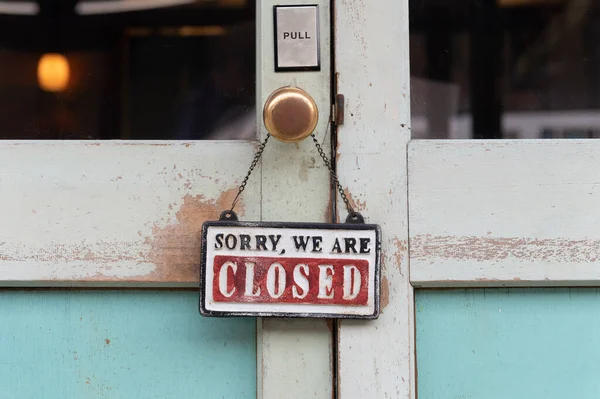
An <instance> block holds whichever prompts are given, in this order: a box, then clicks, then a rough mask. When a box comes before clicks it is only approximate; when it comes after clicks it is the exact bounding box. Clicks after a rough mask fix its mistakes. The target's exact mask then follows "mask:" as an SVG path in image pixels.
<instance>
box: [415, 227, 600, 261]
mask: <svg viewBox="0 0 600 399" xmlns="http://www.w3.org/2000/svg"><path fill="white" fill-rule="evenodd" d="M411 257H413V258H415V259H419V258H420V259H424V258H427V259H431V258H443V259H456V260H464V261H478V262H489V261H501V260H505V259H508V258H511V259H518V260H522V261H537V262H540V261H542V262H570V263H594V262H598V261H599V260H600V240H595V239H582V240H567V239H562V238H552V239H537V238H520V237H489V236H486V237H475V236H471V237H455V236H432V235H429V234H425V235H417V236H415V237H413V238H411Z"/></svg>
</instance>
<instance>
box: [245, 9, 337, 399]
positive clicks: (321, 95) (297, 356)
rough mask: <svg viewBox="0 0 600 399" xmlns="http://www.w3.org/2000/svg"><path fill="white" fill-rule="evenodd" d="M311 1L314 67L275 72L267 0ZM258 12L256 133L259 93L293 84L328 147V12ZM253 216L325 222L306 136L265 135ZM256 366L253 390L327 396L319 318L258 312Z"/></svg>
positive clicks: (321, 174) (323, 326) (328, 370)
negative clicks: (314, 111) (316, 45)
mask: <svg viewBox="0 0 600 399" xmlns="http://www.w3.org/2000/svg"><path fill="white" fill-rule="evenodd" d="M275 4H277V5H285V4H293V5H299V4H319V6H320V7H319V20H320V40H321V61H322V64H321V71H320V72H294V73H275V72H274V60H273V57H274V53H273V6H274V5H275ZM257 7H258V8H257V15H259V16H260V17H261V23H260V24H259V29H258V32H259V33H258V43H260V48H259V57H258V59H259V68H258V70H260V71H261V74H260V81H259V83H258V87H260V90H261V91H260V98H259V101H258V103H259V104H260V107H259V109H260V110H261V112H260V113H259V115H258V121H259V128H260V129H261V135H262V137H264V136H265V134H266V131H265V130H264V126H263V122H262V106H263V104H264V102H265V100H266V99H267V97H268V96H269V95H270V94H271V93H272V92H273V91H274V90H276V89H278V88H279V87H282V86H289V85H294V86H297V87H300V88H302V89H303V90H305V91H306V92H307V93H308V94H309V95H311V96H312V97H313V98H314V99H315V101H316V103H317V105H318V107H319V113H320V116H319V123H318V126H317V129H316V131H315V134H316V136H317V138H318V140H319V141H320V142H321V143H323V148H324V150H325V152H326V153H329V151H330V148H331V147H330V144H329V142H330V140H331V137H330V136H326V135H325V131H326V126H327V120H328V117H329V109H330V103H331V101H330V85H331V81H330V80H331V79H330V74H331V65H330V57H329V56H328V54H329V48H330V17H329V7H330V4H329V2H328V1H323V0H319V1H310V0H300V1H287V0H285V1H275V0H261V1H258V2H257ZM261 182H262V203H261V217H262V220H265V221H306V222H309V221H310V222H325V221H331V219H330V218H331V199H330V189H329V188H330V179H329V173H328V171H327V169H326V168H325V166H324V165H323V162H322V161H321V159H320V158H319V154H318V152H317V150H316V148H315V146H314V144H313V142H312V140H311V139H310V138H308V139H306V140H304V141H302V142H300V143H297V144H289V143H282V142H279V141H277V140H276V139H275V138H271V139H270V141H269V144H268V146H267V149H266V150H265V152H264V154H263V158H262V176H261ZM258 323H259V344H258V350H259V354H258V362H259V363H258V370H259V397H262V398H264V399H280V398H289V397H293V398H323V399H330V398H331V397H332V389H333V385H332V381H333V371H332V360H331V359H332V337H331V331H330V329H329V328H328V326H327V321H326V320H314V319H307V320H282V319H272V318H264V319H259V321H258Z"/></svg>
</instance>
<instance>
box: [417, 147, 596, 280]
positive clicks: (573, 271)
mask: <svg viewBox="0 0 600 399" xmlns="http://www.w3.org/2000/svg"><path fill="white" fill-rule="evenodd" d="M599 164H600V142H598V141H596V140H568V141H566V140H518V141H496V142H493V141H491V142H490V141H483V142H482V141H477V142H468V141H460V142H458V141H446V142H432V141H413V142H411V143H410V146H409V195H410V262H411V281H412V282H413V284H415V285H416V286H459V285H464V286H519V285H532V286H537V285H570V286H577V285H598V283H600V216H599V215H600V168H598V165H599Z"/></svg>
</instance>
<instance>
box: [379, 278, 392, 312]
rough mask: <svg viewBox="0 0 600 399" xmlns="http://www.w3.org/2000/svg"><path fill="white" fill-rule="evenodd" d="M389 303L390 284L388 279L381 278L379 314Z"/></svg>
mask: <svg viewBox="0 0 600 399" xmlns="http://www.w3.org/2000/svg"><path fill="white" fill-rule="evenodd" d="M389 303H390V284H389V283H388V279H387V277H386V276H383V278H382V279H381V295H380V297H379V307H380V309H381V312H382V313H383V310H384V309H385V308H386V306H387V305H388V304H389Z"/></svg>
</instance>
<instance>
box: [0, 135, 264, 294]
mask: <svg viewBox="0 0 600 399" xmlns="http://www.w3.org/2000/svg"><path fill="white" fill-rule="evenodd" d="M255 148H256V147H255V144H254V143H251V142H195V143H175V142H164V143H162V142H152V143H148V142H123V141H120V142H72V141H70V142H36V141H28V142H10V141H8V142H7V141H3V142H1V143H0V190H2V195H0V286H10V285H13V286H14V285H26V286H31V285H35V286H59V285H67V286H75V285H93V286H136V285H144V286H197V285H198V273H199V272H198V267H199V263H200V229H201V226H202V223H203V222H204V221H205V220H209V219H212V220H214V219H217V218H218V217H219V214H220V212H221V211H222V210H224V209H226V208H227V207H228V206H229V205H230V203H231V200H232V199H233V196H234V195H235V193H236V186H237V184H239V182H240V179H241V178H242V177H243V176H244V174H245V172H246V169H247V167H248V164H249V163H250V161H251V160H252V156H253V153H254V151H255ZM242 201H243V203H242V205H241V206H240V208H239V210H240V214H241V215H242V216H243V217H257V216H258V214H259V206H260V205H259V202H260V186H259V184H250V185H249V186H248V189H247V190H246V192H245V193H244V198H243V199H242Z"/></svg>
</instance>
